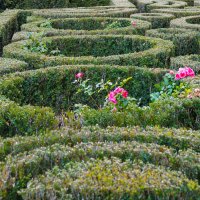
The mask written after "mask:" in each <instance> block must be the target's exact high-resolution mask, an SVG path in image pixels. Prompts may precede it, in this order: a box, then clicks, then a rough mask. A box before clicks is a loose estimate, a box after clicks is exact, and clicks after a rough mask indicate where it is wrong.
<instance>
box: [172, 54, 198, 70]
mask: <svg viewBox="0 0 200 200" xmlns="http://www.w3.org/2000/svg"><path fill="white" fill-rule="evenodd" d="M171 66H172V67H173V68H176V69H178V68H179V67H184V66H190V67H192V68H193V69H194V70H195V71H196V72H197V74H200V55H198V54H193V55H185V56H178V57H175V58H171Z"/></svg>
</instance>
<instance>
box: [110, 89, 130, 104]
mask: <svg viewBox="0 0 200 200" xmlns="http://www.w3.org/2000/svg"><path fill="white" fill-rule="evenodd" d="M118 95H121V96H122V97H123V98H125V99H126V98H127V97H128V92H127V91H126V90H125V89H124V88H121V87H117V88H116V89H115V90H114V91H111V92H110V93H109V94H108V100H109V101H110V102H111V103H113V104H117V96H118Z"/></svg>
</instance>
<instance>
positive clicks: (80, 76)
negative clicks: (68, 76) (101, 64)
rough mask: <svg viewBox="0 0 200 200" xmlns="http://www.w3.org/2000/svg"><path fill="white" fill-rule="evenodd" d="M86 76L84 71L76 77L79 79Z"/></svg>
mask: <svg viewBox="0 0 200 200" xmlns="http://www.w3.org/2000/svg"><path fill="white" fill-rule="evenodd" d="M83 77H84V73H83V72H79V73H77V74H76V75H75V78H77V79H79V78H83Z"/></svg>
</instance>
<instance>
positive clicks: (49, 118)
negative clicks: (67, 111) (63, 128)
mask: <svg viewBox="0 0 200 200" xmlns="http://www.w3.org/2000/svg"><path fill="white" fill-rule="evenodd" d="M0 98H1V99H0V132H1V136H4V137H5V136H12V135H16V134H19V135H25V134H29V135H30V134H38V133H40V132H44V131H46V130H47V129H52V128H55V126H56V125H57V124H58V122H57V120H56V119H55V114H54V113H53V111H52V110H51V109H50V108H44V107H37V106H29V105H26V106H22V107H21V106H19V105H18V104H16V103H14V102H12V101H9V100H6V99H4V98H3V99H2V97H0Z"/></svg>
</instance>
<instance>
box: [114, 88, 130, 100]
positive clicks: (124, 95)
mask: <svg viewBox="0 0 200 200" xmlns="http://www.w3.org/2000/svg"><path fill="white" fill-rule="evenodd" d="M114 93H115V94H121V95H122V96H123V97H124V98H127V97H128V92H127V91H126V90H125V89H124V88H121V87H117V88H116V89H115V90H114Z"/></svg>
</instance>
